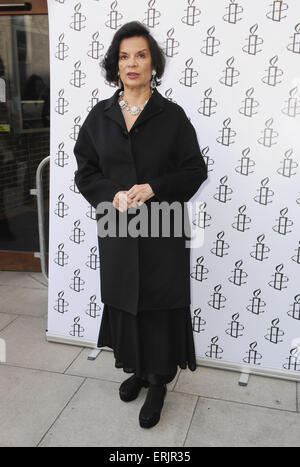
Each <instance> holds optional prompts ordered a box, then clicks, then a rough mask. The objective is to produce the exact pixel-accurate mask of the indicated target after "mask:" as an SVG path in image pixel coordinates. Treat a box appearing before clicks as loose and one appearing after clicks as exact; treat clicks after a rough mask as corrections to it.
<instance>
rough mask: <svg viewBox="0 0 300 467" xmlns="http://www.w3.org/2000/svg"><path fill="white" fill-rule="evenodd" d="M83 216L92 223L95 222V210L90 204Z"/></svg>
mask: <svg viewBox="0 0 300 467" xmlns="http://www.w3.org/2000/svg"><path fill="white" fill-rule="evenodd" d="M85 215H86V217H88V218H89V219H92V220H93V221H96V220H97V216H96V209H95V208H94V207H93V206H92V205H91V204H89V207H88V210H87V211H86V213H85Z"/></svg>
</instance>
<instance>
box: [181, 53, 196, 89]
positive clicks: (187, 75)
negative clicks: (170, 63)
mask: <svg viewBox="0 0 300 467" xmlns="http://www.w3.org/2000/svg"><path fill="white" fill-rule="evenodd" d="M193 61H194V60H193V58H189V59H188V60H187V61H186V62H185V65H186V68H185V69H184V70H183V71H182V72H181V73H184V77H183V78H180V80H179V82H180V84H183V85H184V86H187V87H192V86H194V85H195V84H196V83H197V81H195V80H194V78H196V77H197V76H198V72H197V71H196V70H194V68H193V67H192V64H193Z"/></svg>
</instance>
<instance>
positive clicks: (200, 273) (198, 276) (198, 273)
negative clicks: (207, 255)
mask: <svg viewBox="0 0 300 467" xmlns="http://www.w3.org/2000/svg"><path fill="white" fill-rule="evenodd" d="M196 261H197V263H196V266H193V269H194V271H193V272H191V274H190V276H191V277H192V278H193V279H195V280H196V281H199V282H202V281H206V280H207V279H208V278H207V277H206V276H207V273H208V269H207V268H206V267H205V266H204V264H202V263H203V261H204V257H203V256H199V258H197V260H196Z"/></svg>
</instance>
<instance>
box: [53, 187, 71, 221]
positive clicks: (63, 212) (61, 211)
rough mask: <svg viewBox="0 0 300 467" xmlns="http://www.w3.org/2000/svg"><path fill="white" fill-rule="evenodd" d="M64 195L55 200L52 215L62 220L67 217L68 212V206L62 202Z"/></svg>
mask: <svg viewBox="0 0 300 467" xmlns="http://www.w3.org/2000/svg"><path fill="white" fill-rule="evenodd" d="M64 197H65V195H64V193H61V194H60V195H59V196H58V197H57V199H58V201H57V203H56V206H57V208H56V209H55V210H54V213H55V214H56V215H57V216H58V217H61V218H64V217H66V216H67V215H68V212H67V211H68V210H69V205H68V204H67V203H65V202H64V201H63V199H64Z"/></svg>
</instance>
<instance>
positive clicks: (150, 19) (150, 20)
mask: <svg viewBox="0 0 300 467" xmlns="http://www.w3.org/2000/svg"><path fill="white" fill-rule="evenodd" d="M155 2H156V0H149V2H148V10H147V11H145V14H146V17H145V18H144V20H143V23H144V24H145V25H146V26H148V28H154V27H155V26H157V25H158V24H159V21H158V18H160V17H161V12H160V11H158V10H157V9H156V8H155Z"/></svg>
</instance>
